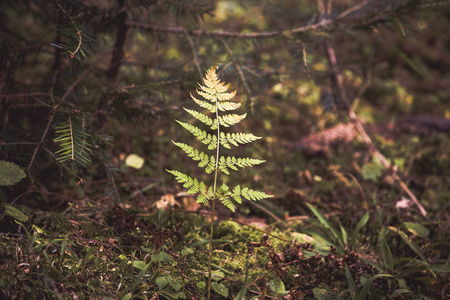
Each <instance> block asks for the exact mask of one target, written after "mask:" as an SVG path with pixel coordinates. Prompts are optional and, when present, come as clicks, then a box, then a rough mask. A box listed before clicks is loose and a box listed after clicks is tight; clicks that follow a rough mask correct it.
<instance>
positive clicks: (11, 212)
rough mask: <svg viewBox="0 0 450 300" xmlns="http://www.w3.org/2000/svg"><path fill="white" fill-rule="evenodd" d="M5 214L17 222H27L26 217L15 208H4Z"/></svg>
mask: <svg viewBox="0 0 450 300" xmlns="http://www.w3.org/2000/svg"><path fill="white" fill-rule="evenodd" d="M5 213H6V214H7V215H8V216H10V217H13V218H14V219H16V220H17V221H19V222H26V221H28V217H27V216H26V215H25V214H24V213H23V212H21V211H20V210H18V209H17V208H15V207H13V206H9V205H7V206H5Z"/></svg>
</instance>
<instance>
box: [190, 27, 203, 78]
mask: <svg viewBox="0 0 450 300" xmlns="http://www.w3.org/2000/svg"><path fill="white" fill-rule="evenodd" d="M186 39H187V40H188V42H189V46H190V47H191V51H192V56H193V57H194V65H195V68H196V69H197V72H198V74H199V75H200V78H202V77H203V74H202V68H201V67H200V63H199V61H198V55H197V51H196V50H195V45H194V41H193V40H192V38H191V36H190V35H189V32H188V31H187V30H186Z"/></svg>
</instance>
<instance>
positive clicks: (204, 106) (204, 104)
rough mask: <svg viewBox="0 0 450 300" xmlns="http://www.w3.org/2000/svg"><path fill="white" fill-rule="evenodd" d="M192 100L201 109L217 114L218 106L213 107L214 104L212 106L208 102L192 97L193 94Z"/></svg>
mask: <svg viewBox="0 0 450 300" xmlns="http://www.w3.org/2000/svg"><path fill="white" fill-rule="evenodd" d="M191 98H192V100H194V102H195V103H197V104H198V105H199V106H200V107H202V108H206V109H207V110H209V111H210V112H212V113H215V112H216V106H215V105H213V104H211V103H208V102H206V101H202V100H199V99H197V98H195V97H194V96H192V94H191Z"/></svg>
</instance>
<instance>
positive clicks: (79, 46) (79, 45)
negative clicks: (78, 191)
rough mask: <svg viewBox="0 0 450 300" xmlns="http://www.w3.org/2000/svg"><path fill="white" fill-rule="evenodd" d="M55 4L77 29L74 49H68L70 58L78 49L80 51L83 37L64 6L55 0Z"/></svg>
mask: <svg viewBox="0 0 450 300" xmlns="http://www.w3.org/2000/svg"><path fill="white" fill-rule="evenodd" d="M55 2H56V4H57V5H58V7H59V8H60V9H61V10H62V12H63V13H64V14H65V15H66V16H67V18H69V20H70V22H71V23H72V25H73V27H74V28H75V30H76V31H77V35H78V46H77V48H76V49H75V51H73V52H72V51H70V50H68V51H69V53H70V58H74V57H75V55H76V54H77V52H78V51H80V49H81V41H82V40H83V37H82V36H81V31H80V29H78V26H77V25H76V24H75V21H74V20H73V18H72V17H71V16H70V15H69V14H68V13H67V12H66V11H65V10H64V8H63V7H62V6H61V4H59V1H57V0H55Z"/></svg>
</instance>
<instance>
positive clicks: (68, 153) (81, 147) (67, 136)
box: [54, 115, 92, 166]
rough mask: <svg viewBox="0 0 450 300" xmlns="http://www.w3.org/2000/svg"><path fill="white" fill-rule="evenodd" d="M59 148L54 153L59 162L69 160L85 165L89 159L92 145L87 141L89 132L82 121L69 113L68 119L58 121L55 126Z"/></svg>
mask: <svg viewBox="0 0 450 300" xmlns="http://www.w3.org/2000/svg"><path fill="white" fill-rule="evenodd" d="M55 131H56V134H57V135H58V137H57V138H55V139H54V141H55V142H57V143H59V147H60V149H59V150H58V151H56V152H55V153H56V154H57V155H58V161H59V162H61V163H64V162H70V163H77V164H79V165H82V166H86V165H88V164H89V163H90V161H91V154H92V146H91V144H90V143H89V142H88V140H87V139H88V138H89V134H88V133H87V132H86V131H85V127H84V124H83V122H80V121H78V120H77V119H73V118H72V117H71V116H70V115H69V117H68V119H67V120H66V121H64V122H62V123H60V124H59V125H58V126H56V128H55Z"/></svg>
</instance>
